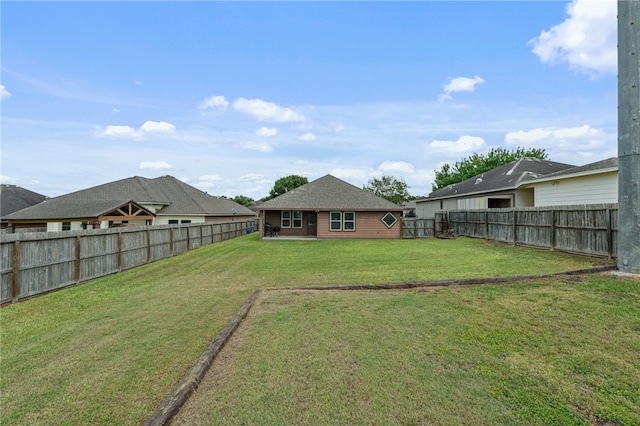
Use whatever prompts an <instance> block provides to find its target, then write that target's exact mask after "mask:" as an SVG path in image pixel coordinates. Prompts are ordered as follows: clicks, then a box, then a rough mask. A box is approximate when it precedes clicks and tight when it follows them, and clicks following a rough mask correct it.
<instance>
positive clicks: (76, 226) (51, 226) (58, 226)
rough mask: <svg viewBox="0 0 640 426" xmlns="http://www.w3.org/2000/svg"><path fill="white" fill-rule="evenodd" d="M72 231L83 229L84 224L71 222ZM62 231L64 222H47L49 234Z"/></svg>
mask: <svg viewBox="0 0 640 426" xmlns="http://www.w3.org/2000/svg"><path fill="white" fill-rule="evenodd" d="M70 226H71V229H70V230H71V231H77V230H80V229H82V222H70ZM60 231H62V222H47V232H60Z"/></svg>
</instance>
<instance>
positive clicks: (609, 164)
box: [521, 157, 618, 207]
mask: <svg viewBox="0 0 640 426" xmlns="http://www.w3.org/2000/svg"><path fill="white" fill-rule="evenodd" d="M521 188H522V189H523V190H532V191H533V193H534V200H535V202H534V206H535V207H547V206H560V205H562V206H566V205H576V204H610V203H617V202H618V158H617V157H612V158H607V159H606V160H601V161H596V162H594V163H589V164H585V165H584V166H578V167H572V168H569V169H565V170H562V171H560V172H556V173H551V174H548V175H545V176H542V177H540V178H538V179H534V180H531V181H527V182H526V183H524V184H523V185H522V186H521Z"/></svg>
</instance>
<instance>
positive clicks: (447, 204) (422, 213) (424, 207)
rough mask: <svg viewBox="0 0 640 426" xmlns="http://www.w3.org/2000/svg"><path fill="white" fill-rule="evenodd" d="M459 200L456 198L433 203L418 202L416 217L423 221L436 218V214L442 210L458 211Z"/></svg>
mask: <svg viewBox="0 0 640 426" xmlns="http://www.w3.org/2000/svg"><path fill="white" fill-rule="evenodd" d="M457 209H458V200H457V199H455V198H451V199H444V200H433V201H418V202H416V216H417V217H419V218H421V219H431V218H434V217H436V212H439V211H442V210H457Z"/></svg>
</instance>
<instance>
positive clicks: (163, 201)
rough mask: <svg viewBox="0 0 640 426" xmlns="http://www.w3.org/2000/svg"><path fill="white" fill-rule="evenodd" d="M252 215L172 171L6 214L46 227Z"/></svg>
mask: <svg viewBox="0 0 640 426" xmlns="http://www.w3.org/2000/svg"><path fill="white" fill-rule="evenodd" d="M254 218H256V214H255V212H253V211H251V210H250V209H248V208H246V207H244V206H242V205H240V204H238V203H236V202H234V201H232V200H229V199H227V198H223V197H215V196H212V195H209V194H207V193H206V192H203V191H201V190H199V189H197V188H195V187H193V186H191V185H188V184H186V183H184V182H182V181H180V180H178V179H176V178H174V177H173V176H162V177H158V178H153V179H150V178H144V177H139V176H134V177H131V178H127V179H122V180H118V181H114V182H109V183H106V184H103V185H98V186H94V187H92V188H87V189H83V190H80V191H77V192H73V193H70V194H66V195H61V196H59V197H55V198H50V199H48V200H46V201H44V202H43V203H40V204H37V205H35V206H32V207H28V208H26V209H23V210H20V211H17V212H15V213H12V214H9V215H7V216H6V219H7V220H8V221H9V224H10V225H11V226H14V227H15V228H16V229H19V228H20V227H28V226H29V225H30V224H32V223H42V222H45V223H46V224H47V231H65V230H74V229H86V228H111V227H117V226H131V225H142V226H144V225H167V224H179V223H204V222H219V221H233V220H250V219H254Z"/></svg>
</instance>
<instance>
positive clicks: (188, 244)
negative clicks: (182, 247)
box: [186, 226, 191, 251]
mask: <svg viewBox="0 0 640 426" xmlns="http://www.w3.org/2000/svg"><path fill="white" fill-rule="evenodd" d="M189 229H190V227H188V226H187V250H186V251H189V250H191V238H190V237H191V236H190V235H189Z"/></svg>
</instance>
